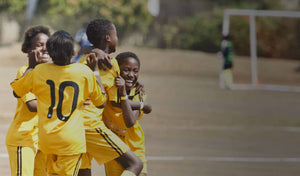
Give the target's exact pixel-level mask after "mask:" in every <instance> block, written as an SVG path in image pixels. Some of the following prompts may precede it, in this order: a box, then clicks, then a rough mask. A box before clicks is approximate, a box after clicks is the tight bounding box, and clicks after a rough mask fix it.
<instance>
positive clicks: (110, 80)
mask: <svg viewBox="0 0 300 176" xmlns="http://www.w3.org/2000/svg"><path fill="white" fill-rule="evenodd" d="M86 57H87V54H86V55H84V56H82V57H81V58H80V60H79V62H80V63H84V64H86ZM111 64H112V68H111V69H107V70H99V74H100V78H101V81H102V84H103V86H104V88H105V90H106V91H108V90H109V89H110V88H111V87H112V86H113V85H114V84H115V78H116V77H117V76H118V75H119V74H120V68H119V65H118V61H117V60H116V58H112V59H111Z"/></svg>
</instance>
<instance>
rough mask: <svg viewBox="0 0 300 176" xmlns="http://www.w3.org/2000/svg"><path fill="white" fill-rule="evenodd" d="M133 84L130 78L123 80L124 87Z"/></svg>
mask: <svg viewBox="0 0 300 176" xmlns="http://www.w3.org/2000/svg"><path fill="white" fill-rule="evenodd" d="M134 84H135V81H134V80H131V79H126V80H125V85H126V87H133V85H134Z"/></svg>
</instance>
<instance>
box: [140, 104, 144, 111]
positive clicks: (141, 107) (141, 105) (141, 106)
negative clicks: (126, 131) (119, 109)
mask: <svg viewBox="0 0 300 176" xmlns="http://www.w3.org/2000/svg"><path fill="white" fill-rule="evenodd" d="M140 109H141V110H143V109H144V103H143V102H140Z"/></svg>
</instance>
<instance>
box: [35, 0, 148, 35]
mask: <svg viewBox="0 0 300 176" xmlns="http://www.w3.org/2000/svg"><path fill="white" fill-rule="evenodd" d="M146 4H147V0H126V1H124V0H101V1H99V0H49V1H41V2H40V4H39V5H40V6H41V7H43V8H41V9H39V11H37V13H38V14H41V15H43V14H45V15H46V17H47V18H48V19H49V21H50V25H51V26H53V27H54V28H62V26H63V24H68V26H67V27H66V26H64V27H65V28H68V27H69V31H70V32H71V33H74V32H75V31H74V26H75V27H77V29H78V28H79V27H80V26H81V24H82V23H83V21H90V20H92V19H94V18H107V19H109V20H111V21H112V22H113V23H114V24H115V25H116V26H117V30H118V33H119V37H120V38H122V37H123V36H124V35H126V34H127V33H128V32H130V31H131V32H132V31H142V32H145V31H146V29H147V28H148V27H147V26H148V25H149V24H150V21H151V16H150V14H149V13H148V10H147V7H146ZM45 7H47V8H48V9H46V8H45ZM43 9H44V10H46V11H44V10H43ZM62 17H63V18H62ZM53 19H55V20H53ZM69 23H70V24H69ZM72 23H73V25H72Z"/></svg>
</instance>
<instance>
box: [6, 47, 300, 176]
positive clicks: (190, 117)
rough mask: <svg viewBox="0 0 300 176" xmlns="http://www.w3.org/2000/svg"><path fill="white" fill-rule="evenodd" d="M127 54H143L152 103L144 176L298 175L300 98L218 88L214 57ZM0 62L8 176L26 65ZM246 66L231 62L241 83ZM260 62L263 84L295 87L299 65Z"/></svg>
mask: <svg viewBox="0 0 300 176" xmlns="http://www.w3.org/2000/svg"><path fill="white" fill-rule="evenodd" d="M14 47H15V48H16V49H15V50H18V48H17V47H16V46H14ZM125 50H133V51H135V52H136V53H137V54H138V55H139V56H140V58H141V62H142V73H141V76H140V78H141V80H143V82H144V84H145V86H146V88H147V93H148V98H149V99H148V100H149V102H151V103H152V105H153V112H152V113H151V114H149V115H145V116H144V118H143V119H142V120H141V124H142V126H143V129H144V131H145V135H146V148H147V156H148V160H149V164H148V165H149V166H148V168H149V175H151V176H183V175H188V176H189V175H199V176H241V175H242V176H283V175H284V176H295V175H299V173H300V150H299V148H300V138H299V136H300V119H299V114H300V108H299V105H300V93H288V92H270V91H255V90H253V91H230V90H221V89H219V88H218V71H219V63H220V62H219V60H218V58H217V57H216V56H215V55H208V54H204V53H200V52H182V51H175V50H156V49H136V48H120V49H119V52H120V51H125ZM0 51H3V50H1V49H0ZM16 52H19V50H18V51H16ZM0 59H1V63H2V64H0V65H1V69H0V81H1V82H2V86H1V87H0V96H1V101H0V121H1V123H0V173H1V175H4V176H6V175H9V173H10V171H9V161H8V158H7V154H6V148H5V133H6V131H7V128H8V126H9V123H10V122H11V120H12V118H13V113H14V110H15V103H16V101H15V100H14V98H13V96H12V94H11V89H10V87H9V83H10V81H11V80H13V78H14V76H15V73H16V71H17V67H19V66H21V65H22V63H24V61H22V59H21V57H20V55H19V54H17V55H16V56H14V55H13V56H11V54H7V57H6V59H10V60H9V61H6V60H4V59H5V58H0ZM247 63H249V62H248V60H246V59H244V58H241V59H236V65H237V66H236V67H235V75H236V77H237V80H238V81H245V82H246V81H247V76H248V75H249V74H248V73H247V72H246V71H245V70H246V68H248V66H247ZM262 64H263V66H262V68H263V70H266V71H265V72H264V73H265V74H264V76H263V77H264V79H265V80H267V81H270V82H272V83H281V84H294V85H297V84H298V83H300V74H299V73H296V72H295V71H294V68H296V67H297V66H299V62H296V61H289V62H286V61H281V60H275V61H274V62H270V61H268V60H263V61H262ZM279 67H280V68H282V69H278V68H279ZM266 68H268V69H266ZM272 70H273V72H272ZM280 71H282V72H280ZM237 75H238V76H237ZM283 75H287V76H286V78H284V76H283ZM93 175H94V176H104V175H105V174H104V171H103V166H98V165H97V164H96V163H94V164H93Z"/></svg>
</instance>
